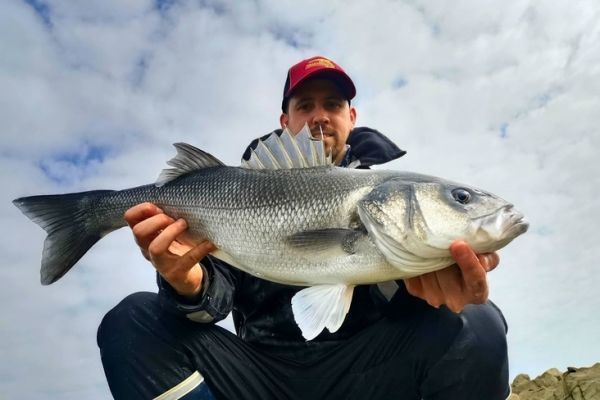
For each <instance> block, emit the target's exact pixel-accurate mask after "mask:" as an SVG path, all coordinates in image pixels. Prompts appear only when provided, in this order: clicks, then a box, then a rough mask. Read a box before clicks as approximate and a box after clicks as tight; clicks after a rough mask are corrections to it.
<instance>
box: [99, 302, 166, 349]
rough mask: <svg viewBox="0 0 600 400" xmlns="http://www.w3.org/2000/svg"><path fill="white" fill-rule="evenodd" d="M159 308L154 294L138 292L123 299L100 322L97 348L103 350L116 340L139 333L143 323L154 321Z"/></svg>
mask: <svg viewBox="0 0 600 400" xmlns="http://www.w3.org/2000/svg"><path fill="white" fill-rule="evenodd" d="M159 308H160V306H159V304H158V295H157V294H156V293H150V292H138V293H133V294H130V295H129V296H127V297H125V298H124V299H123V300H121V302H120V303H119V304H117V305H116V306H115V307H114V308H113V309H111V310H110V311H109V312H108V313H107V314H106V315H105V316H104V318H103V319H102V322H100V326H99V327H98V334H97V342H98V346H99V347H100V348H104V347H106V346H108V345H109V344H110V343H111V342H114V341H115V339H116V338H120V339H121V341H122V339H124V336H127V335H129V334H133V333H134V332H137V331H139V329H140V328H142V327H143V325H144V324H145V323H150V321H152V320H156V318H157V315H158V313H159Z"/></svg>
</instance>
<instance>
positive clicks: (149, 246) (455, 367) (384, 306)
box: [98, 57, 509, 400]
mask: <svg viewBox="0 0 600 400" xmlns="http://www.w3.org/2000/svg"><path fill="white" fill-rule="evenodd" d="M355 93H356V89H355V87H354V84H353V82H352V80H351V79H350V77H349V76H348V75H347V74H346V73H345V72H344V71H343V69H342V68H341V67H340V66H339V65H337V64H335V63H334V62H333V61H331V60H329V59H326V58H324V57H313V58H309V59H307V60H303V61H301V62H299V63H297V64H296V65H294V66H292V67H291V68H290V70H289V71H288V76H287V80H286V83H285V87H284V95H283V101H282V114H281V117H280V124H281V127H282V128H283V127H286V126H287V127H288V128H289V129H290V130H291V132H294V133H296V132H298V131H299V130H300V129H301V127H303V126H304V124H308V126H309V128H310V129H311V132H312V134H313V135H314V136H319V137H320V136H321V135H322V136H323V138H324V141H325V146H326V149H327V150H328V151H330V152H331V154H332V156H333V159H334V161H335V163H336V164H338V165H340V166H348V165H352V166H359V167H367V168H368V167H369V166H370V165H374V164H378V163H383V162H386V161H389V160H391V159H395V158H398V157H400V156H402V155H403V154H404V152H403V151H401V150H400V149H398V148H397V147H396V146H395V145H394V144H393V143H392V142H390V141H389V139H387V138H386V137H385V136H383V135H382V134H381V133H379V132H377V131H374V130H370V129H368V128H356V129H355V128H354V124H355V122H356V109H355V108H354V107H353V106H352V105H351V100H352V98H353V97H354V96H355ZM257 141H258V139H257V140H255V141H254V142H253V143H252V144H251V146H256V143H257ZM249 153H250V150H249V149H247V150H246V154H245V156H246V157H248V155H249ZM125 219H126V220H127V222H128V224H129V225H130V226H131V228H132V230H133V234H134V236H135V239H136V242H137V244H138V245H139V247H140V249H141V251H142V253H143V255H144V256H145V257H146V258H147V259H148V260H149V261H150V262H151V263H152V265H153V266H154V267H155V268H156V270H157V271H158V284H159V289H160V290H159V294H158V295H156V294H153V293H136V294H133V295H131V296H129V297H127V298H126V299H125V300H123V301H122V302H121V303H120V304H119V305H117V306H116V307H115V308H114V309H113V310H111V311H110V312H109V313H108V314H107V316H106V317H105V318H104V320H103V322H102V324H101V326H100V328H99V331H98V344H99V346H100V349H101V355H102V362H103V365H104V369H105V372H106V376H107V379H108V382H109V385H110V388H111V391H112V393H113V395H114V396H115V398H120V399H135V398H154V397H156V398H160V399H167V398H169V399H171V398H172V399H178V398H183V399H209V398H222V399H288V398H289V399H408V400H411V399H415V400H418V399H426V400H431V399H461V400H467V399H473V400H495V399H505V398H506V397H507V396H508V392H509V389H508V366H507V355H506V338H505V333H506V325H505V322H504V319H503V317H502V314H501V313H500V311H499V310H498V309H497V308H496V307H495V306H494V305H493V304H492V303H490V302H487V295H488V289H487V282H486V272H487V271H489V270H492V269H493V268H495V267H496V266H497V265H498V262H499V259H498V256H497V255H496V254H486V255H475V254H474V253H473V251H472V250H471V249H470V247H469V246H468V245H467V244H466V243H464V242H456V243H453V244H452V246H451V249H450V251H451V254H452V256H453V257H454V259H455V260H456V265H453V266H451V267H448V268H446V269H443V270H441V271H438V272H434V273H429V274H426V275H422V276H420V277H416V278H411V279H407V280H405V281H403V282H398V283H397V284H394V283H389V284H383V285H364V286H358V287H357V288H356V289H355V293H354V298H353V301H352V305H351V308H350V311H349V313H348V315H347V317H346V320H345V322H344V324H343V325H342V327H341V328H340V329H339V331H337V332H335V333H330V332H327V331H324V332H323V333H321V334H320V335H319V336H317V337H316V338H315V339H314V340H312V341H308V342H307V341H305V340H304V339H303V338H302V336H301V334H300V331H299V329H298V327H297V326H296V324H295V322H294V320H293V316H292V312H291V307H290V299H291V297H292V296H293V295H294V294H295V293H296V292H297V291H298V290H300V289H301V288H299V287H294V286H286V285H281V284H277V283H273V282H268V281H263V280H260V279H258V278H255V277H253V276H250V275H248V274H246V273H244V272H241V271H239V270H236V269H234V268H232V267H229V266H227V265H226V264H225V263H223V262H221V261H219V260H217V259H215V258H212V257H211V256H209V253H210V252H211V251H213V250H214V249H215V248H214V246H213V245H212V244H211V243H208V242H204V243H200V244H187V243H185V240H184V239H185V231H186V229H187V225H186V222H185V221H183V220H178V221H175V220H173V219H172V218H170V217H169V216H167V215H165V214H164V213H163V212H162V211H161V210H160V209H158V208H157V207H156V206H154V205H152V204H148V203H145V204H140V205H138V206H135V207H133V208H131V209H130V210H128V211H127V213H126V214H125ZM230 311H233V318H234V322H235V326H236V331H237V336H236V335H233V334H232V333H230V332H228V331H226V330H224V329H223V328H220V327H218V326H216V325H214V322H216V321H218V320H221V319H223V318H225V316H226V315H227V314H229V312H230ZM213 396H214V397H213Z"/></svg>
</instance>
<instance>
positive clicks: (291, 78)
mask: <svg viewBox="0 0 600 400" xmlns="http://www.w3.org/2000/svg"><path fill="white" fill-rule="evenodd" d="M315 76H319V77H321V78H323V79H329V80H332V81H334V82H335V83H336V84H337V86H338V88H339V89H340V90H341V92H342V94H343V95H344V96H345V97H346V98H347V99H348V100H352V99H353V98H354V96H356V88H355V87H354V83H353V82H352V79H350V77H349V76H348V74H346V72H344V70H343V69H342V67H340V66H339V65H338V64H336V63H335V62H333V61H331V60H330V59H328V58H326V57H322V56H315V57H311V58H307V59H306V60H302V61H300V62H299V63H297V64H295V65H292V67H291V68H290V69H289V71H288V74H287V79H286V80H285V86H284V88H283V101H282V102H281V109H282V110H283V112H286V108H287V103H288V101H289V99H290V97H291V96H292V94H293V92H294V89H296V88H297V87H298V85H300V84H301V83H302V82H305V81H306V80H307V79H309V78H314V77H315Z"/></svg>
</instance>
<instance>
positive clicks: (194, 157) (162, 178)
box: [155, 143, 225, 187]
mask: <svg viewBox="0 0 600 400" xmlns="http://www.w3.org/2000/svg"><path fill="white" fill-rule="evenodd" d="M173 146H175V148H176V149H177V154H176V155H175V157H173V158H172V159H170V160H169V161H167V164H168V165H170V166H172V167H174V168H165V169H163V170H162V172H161V173H160V175H159V177H158V179H157V180H156V183H155V185H156V186H157V187H161V186H163V185H164V184H165V183H167V182H171V181H172V180H175V179H177V178H179V177H180V176H182V175H185V174H189V173H190V172H193V171H197V170H199V169H204V168H208V167H216V166H220V165H225V164H223V163H222V162H221V161H219V160H218V159H216V158H215V157H214V156H213V155H211V154H209V153H207V152H205V151H202V150H200V149H199V148H197V147H194V146H192V145H191V144H187V143H173Z"/></svg>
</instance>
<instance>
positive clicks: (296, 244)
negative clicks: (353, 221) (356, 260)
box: [286, 228, 367, 257]
mask: <svg viewBox="0 0 600 400" xmlns="http://www.w3.org/2000/svg"><path fill="white" fill-rule="evenodd" d="M366 234H367V233H366V231H362V230H356V229H343V228H339V229H337V228H336V229H320V230H313V231H303V232H298V233H295V234H293V235H291V236H289V237H288V238H287V239H286V243H287V244H288V245H289V246H291V247H292V248H294V249H298V250H303V251H305V252H306V253H307V254H314V255H315V256H316V257H323V256H324V255H326V254H331V255H335V256H344V255H349V254H354V253H355V245H356V243H357V242H358V240H359V239H361V238H362V237H364V236H365V235H366Z"/></svg>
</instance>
